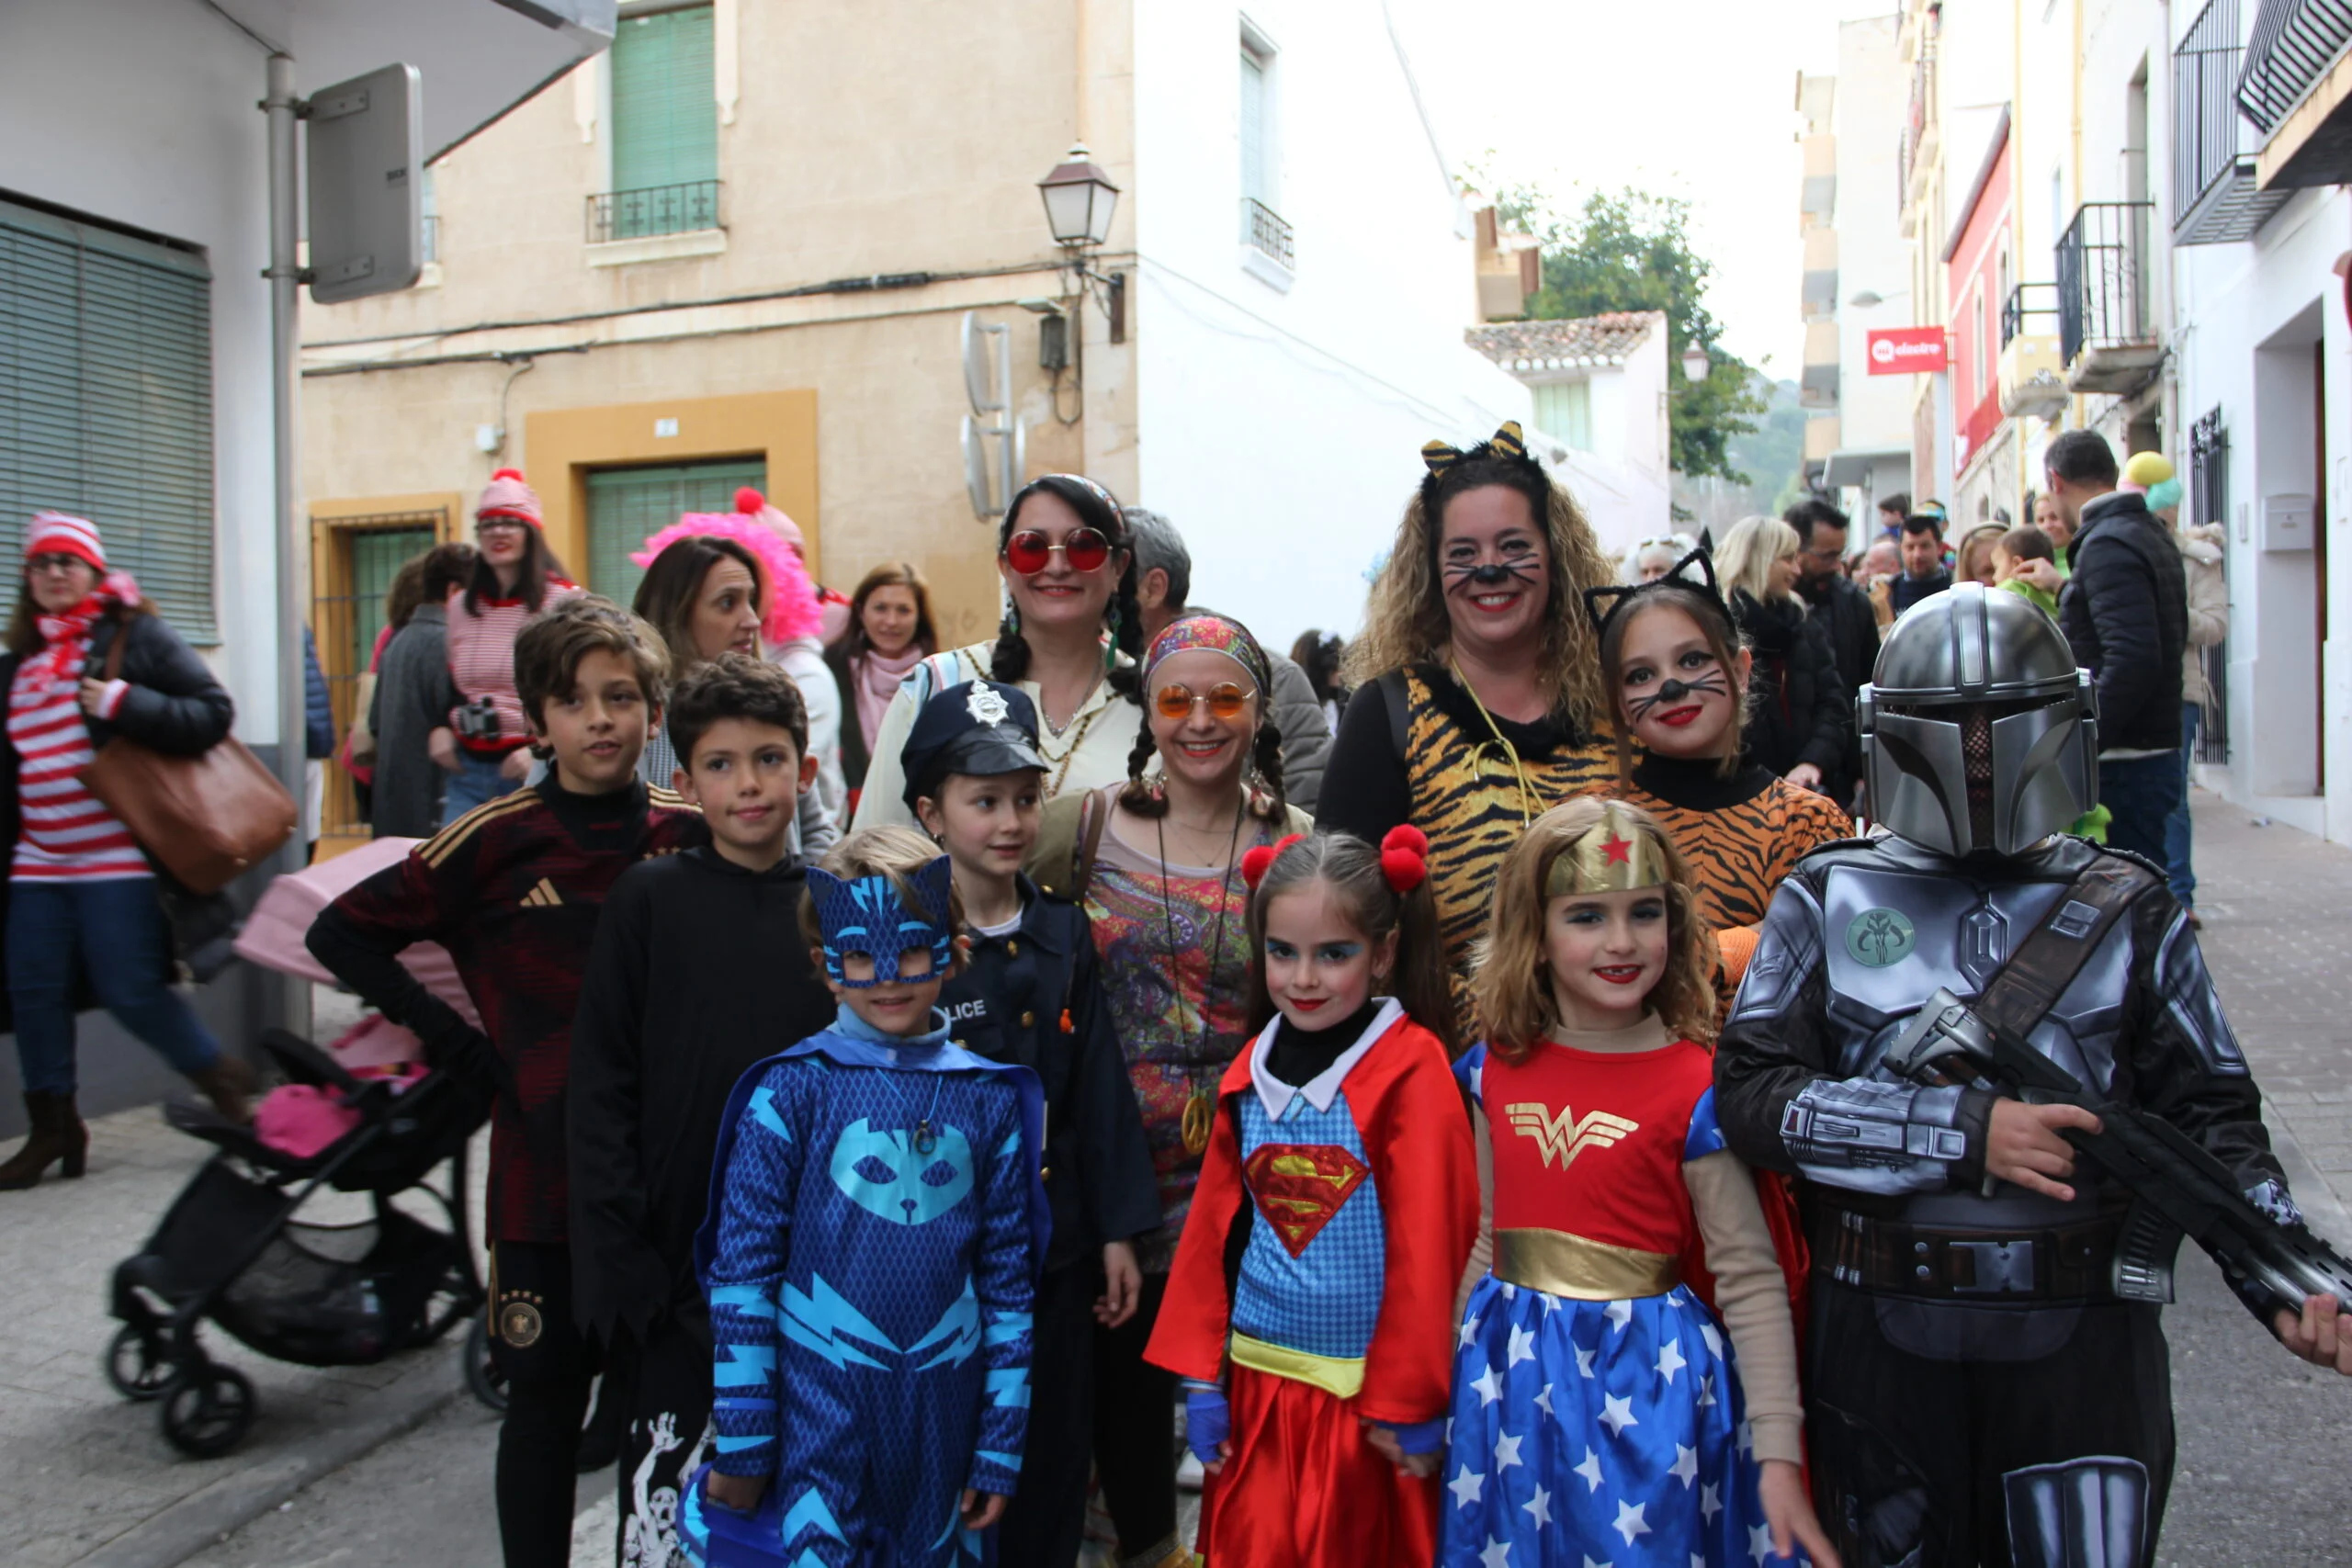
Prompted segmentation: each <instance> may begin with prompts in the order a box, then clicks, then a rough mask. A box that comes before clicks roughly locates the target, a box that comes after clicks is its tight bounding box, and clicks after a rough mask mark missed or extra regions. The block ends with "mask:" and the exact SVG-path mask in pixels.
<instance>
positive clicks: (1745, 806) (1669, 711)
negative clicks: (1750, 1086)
mask: <svg viewBox="0 0 2352 1568" xmlns="http://www.w3.org/2000/svg"><path fill="white" fill-rule="evenodd" d="M1585 604H1586V605H1587V607H1588V608H1589V609H1590V611H1591V612H1592V624H1593V628H1594V630H1595V631H1596V633H1597V634H1598V635H1599V637H1600V674H1601V679H1602V681H1603V682H1605V683H1606V685H1607V688H1608V691H1609V692H1610V694H1611V698H1612V700H1613V702H1614V705H1615V717H1616V721H1617V723H1616V744H1617V776H1616V778H1615V779H1613V780H1611V781H1609V782H1607V783H1604V784H1596V785H1592V786H1589V788H1590V793H1594V794H1605V795H1614V796H1616V797H1617V798H1618V799H1620V800H1623V801H1626V802H1628V803H1630V804H1632V805H1634V806H1638V807H1641V808H1642V809H1643V810H1645V811H1646V812H1648V813H1649V814H1650V815H1651V816H1653V817H1655V818H1657V820H1658V822H1659V823H1660V824H1661V825H1663V826H1664V827H1665V829H1666V830H1667V831H1668V833H1669V834H1671V835H1672V836H1673V839H1674V844H1675V848H1677V849H1679V850H1680V851H1681V852H1682V855H1683V858H1684V859H1685V860H1686V861H1688V862H1689V863H1690V865H1691V885H1692V887H1693V889H1694V890H1695V891H1696V892H1697V894H1698V909H1699V913H1700V915H1701V916H1702V918H1704V919H1706V921H1707V922H1708V924H1710V925H1712V926H1713V927H1714V928H1715V932H1716V937H1717V941H1718V943H1719V945H1720V947H1721V951H1722V954H1723V961H1724V972H1725V973H1724V978H1725V980H1726V981H1727V982H1728V983H1729V984H1731V985H1736V984H1737V982H1738V980H1739V977H1740V976H1741V975H1742V974H1743V973H1745V971H1746V968H1747V954H1748V953H1751V952H1752V951H1754V948H1755V944H1756V936H1755V930H1754V928H1755V926H1756V925H1757V923H1758V921H1760V920H1762V919H1764V908H1765V906H1766V905H1768V904H1770V902H1771V899H1772V890H1773V889H1774V888H1775V887H1778V886H1780V885H1781V880H1782V879H1783V878H1785V877H1786V876H1787V875H1788V874H1789V873H1790V872H1791V871H1792V870H1794V869H1795V867H1796V863H1797V862H1798V861H1799V860H1800V859H1802V858H1803V857H1804V855H1805V854H1806V853H1808V852H1811V851H1813V850H1815V849H1816V848H1818V847H1820V846H1821V845H1823V844H1826V843H1830V842H1834V841H1835V840H1839V839H1846V838H1851V837H1852V836H1853V832H1854V824H1853V821H1852V819H1851V818H1849V817H1848V816H1847V815H1846V813H1845V812H1844V811H1842V810H1840V809H1839V808H1838V806H1837V805H1836V804H1835V803H1834V802H1832V801H1831V800H1830V798H1829V797H1828V796H1827V795H1820V794H1817V793H1815V791H1813V790H1809V789H1801V788H1799V787H1798V786H1796V785H1795V784H1791V783H1789V782H1788V781H1787V780H1786V779H1782V778H1778V777H1775V776H1774V775H1773V773H1772V771H1771V770H1770V768H1768V767H1765V766H1764V765H1763V764H1761V763H1760V762H1755V761H1748V762H1747V763H1745V764H1743V763H1742V761H1741V751H1740V731H1741V723H1740V720H1741V716H1742V715H1743V714H1744V713H1745V712H1746V710H1747V700H1748V694H1749V691H1750V679H1749V678H1750V674H1751V663H1750V656H1749V653H1748V650H1747V649H1745V648H1742V647H1741V646H1740V639H1739V632H1738V629H1737V627H1736V624H1735V623H1734V621H1733V619H1732V614H1731V611H1730V609H1729V608H1728V607H1727V606H1725V604H1724V601H1723V597H1722V595H1721V594H1720V593H1719V592H1717V589H1716V586H1715V577H1714V567H1713V561H1712V560H1711V559H1710V558H1709V557H1708V555H1707V552H1706V551H1704V550H1692V551H1691V553H1690V554H1689V555H1687V556H1684V557H1683V558H1681V559H1680V560H1679V561H1677V562H1676V563H1675V564H1674V568H1673V570H1671V571H1669V572H1668V573H1667V574H1666V575H1665V576H1664V577H1662V578H1659V579H1658V580H1657V581H1653V582H1648V583H1645V584H1642V585H1640V586H1638V587H1633V588H1596V589H1593V590H1591V591H1589V592H1587V593H1586V594H1585ZM1636 746H1638V747H1639V748H1641V751H1640V756H1641V761H1639V762H1638V763H1637V762H1635V761H1634V755H1635V751H1634V748H1635V747H1636Z"/></svg>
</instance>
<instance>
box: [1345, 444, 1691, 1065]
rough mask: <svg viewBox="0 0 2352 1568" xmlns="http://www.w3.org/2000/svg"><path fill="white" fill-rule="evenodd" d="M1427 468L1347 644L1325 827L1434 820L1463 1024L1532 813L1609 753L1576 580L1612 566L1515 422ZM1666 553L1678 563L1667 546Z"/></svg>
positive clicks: (1593, 773)
mask: <svg viewBox="0 0 2352 1568" xmlns="http://www.w3.org/2000/svg"><path fill="white" fill-rule="evenodd" d="M1421 457H1422V461H1423V462H1424V464H1426V466H1427V468H1428V470H1429V471H1428V472H1427V473H1426V474H1425V475H1424V476H1423V477H1422V479H1421V484H1420V489H1419V491H1417V492H1416V493H1415V494H1414V496H1413V499H1412V501H1411V502H1410V503H1409V504H1408V505H1407V507H1406V508H1405V516H1404V520H1403V521H1402V522H1401V523H1399V524H1398V525H1397V540H1396V543H1395V545H1394V547H1392V548H1391V549H1390V551H1389V555H1388V564H1387V565H1386V567H1385V568H1384V569H1383V570H1382V571H1381V574H1380V577H1379V579H1378V580H1377V581H1374V584H1373V587H1372V594H1371V598H1370V600H1369V602H1368V603H1367V604H1366V605H1365V610H1364V629H1363V635H1362V636H1360V637H1357V638H1356V640H1355V641H1354V642H1353V643H1352V644H1351V645H1350V646H1349V649H1348V671H1347V673H1348V677H1349V679H1350V680H1351V681H1353V682H1355V683H1356V687H1357V690H1356V694H1355V695H1354V697H1353V698H1351V700H1350V701H1349V703H1348V711H1347V712H1346V713H1345V714H1344V715H1343V716H1341V717H1340V735H1339V739H1337V740H1335V741H1334V742H1333V743H1332V746H1331V760H1330V761H1329V764H1328V765H1327V766H1326V768H1325V771H1324V775H1323V793H1322V795H1321V796H1320V797H1319V798H1318V800H1317V815H1318V817H1319V818H1320V819H1321V821H1322V823H1323V825H1324V826H1325V827H1326V828H1333V829H1340V830H1341V831H1343V832H1349V833H1353V834H1354V835H1355V836H1356V837H1358V838H1360V839H1362V840H1364V842H1366V843H1368V844H1376V843H1379V842H1380V841H1381V840H1382V838H1383V837H1384V836H1385V834H1386V833H1387V832H1388V830H1389V829H1391V828H1394V827H1396V826H1397V824H1398V823H1400V822H1409V823H1411V824H1412V825H1413V826H1414V827H1416V828H1419V829H1420V830H1421V831H1422V832H1423V833H1425V834H1427V835H1428V836H1429V840H1430V855H1429V862H1430V883H1431V885H1432V886H1434V887H1435V889H1436V892H1437V908H1438V920H1439V925H1440V928H1441V930H1442V933H1443V936H1444V939H1445V956H1446V968H1447V971H1448V973H1449V974H1450V975H1451V976H1453V995H1454V1001H1455V1005H1456V1007H1457V1008H1458V1009H1459V1010H1460V1011H1459V1022H1460V1025H1461V1028H1462V1031H1463V1038H1464V1039H1465V1040H1467V1039H1476V1038H1477V1037H1478V1035H1477V1032H1476V1028H1477V1026H1476V1020H1475V1019H1474V1018H1473V1017H1472V1015H1471V1011H1470V1005H1469V991H1468V975H1469V963H1470V946H1471V942H1472V941H1473V940H1474V939H1475V938H1476V937H1477V936H1479V935H1480V934H1481V933H1482V932H1483V931H1485V929H1486V925H1487V911H1488V908H1490V906H1491V905H1492V903H1493V891H1494V881H1495V870H1496V868H1497V867H1498V866H1499V865H1500V864H1501V863H1502V858H1503V855H1504V853H1505V852H1508V851H1509V850H1510V847H1511V845H1513V844H1515V843H1517V842H1518V841H1519V840H1520V838H1521V836H1522V835H1523V834H1524V833H1525V832H1526V830H1527V825H1528V824H1529V823H1531V822H1532V821H1534V820H1535V818H1538V817H1540V816H1542V815H1543V814H1544V812H1545V811H1547V810H1549V809H1551V807H1554V806H1556V805H1557V804H1559V803H1560V802H1561V801H1563V800H1565V799H1566V798H1567V797H1568V796H1570V795H1575V794H1577V793H1578V792H1579V791H1581V790H1582V789H1583V788H1584V787H1585V786H1586V785H1587V784H1590V783H1592V782H1593V781H1595V780H1598V779H1602V778H1606V777H1608V776H1610V774H1611V772H1612V770H1613V769H1614V767H1615V765H1616V756H1615V752H1614V751H1613V750H1612V749H1611V743H1610V739H1609V722H1610V721H1609V716H1610V711H1611V710H1610V705H1609V703H1608V700H1607V699H1606V697H1605V696H1604V695H1603V693H1602V688H1601V680H1600V654H1599V651H1598V647H1597V644H1596V643H1595V641H1594V638H1593V631H1592V623H1591V622H1590V621H1589V619H1587V617H1586V615H1585V612H1584V605H1583V604H1582V603H1581V595H1582V594H1583V592H1584V591H1585V590H1586V589H1588V588H1596V587H1600V586H1603V585H1605V584H1608V583H1611V582H1614V581H1616V579H1617V563H1616V562H1615V561H1613V560H1611V558H1609V557H1608V556H1607V555H1606V554H1604V553H1602V551H1601V548H1600V541H1598V540H1597V539H1595V538H1594V537H1593V533H1592V528H1591V525H1589V524H1588V523H1587V522H1586V521H1585V516H1584V512H1583V509H1582V508H1580V507H1578V506H1577V503H1576V501H1575V499H1574V498H1573V497H1571V496H1570V495H1569V494H1568V492H1567V491H1566V490H1565V489H1563V488H1562V487H1561V486H1559V485H1557V484H1555V483H1554V482H1553V481H1552V478H1551V476H1550V475H1549V474H1547V473H1545V472H1544V468H1543V465H1541V464H1540V463H1538V462H1536V460H1535V459H1534V458H1533V457H1530V456H1529V455H1528V451H1527V447H1526V444H1525V443H1524V442H1523V441H1522V440H1521V435H1520V430H1519V426H1518V425H1516V424H1506V425H1504V426H1503V427H1502V428H1501V429H1500V430H1498V431H1496V432H1495V434H1494V435H1493V437H1492V438H1491V439H1489V440H1487V441H1482V442H1480V443H1479V444H1478V445H1477V446H1473V447H1472V448H1471V449H1470V450H1469V451H1467V452H1463V451H1457V450H1456V449H1455V448H1453V447H1452V446H1445V445H1444V444H1443V443H1442V442H1435V441H1432V442H1430V444H1429V445H1428V446H1424V447H1423V448H1422V449H1421ZM1669 564H1671V563H1670V562H1669Z"/></svg>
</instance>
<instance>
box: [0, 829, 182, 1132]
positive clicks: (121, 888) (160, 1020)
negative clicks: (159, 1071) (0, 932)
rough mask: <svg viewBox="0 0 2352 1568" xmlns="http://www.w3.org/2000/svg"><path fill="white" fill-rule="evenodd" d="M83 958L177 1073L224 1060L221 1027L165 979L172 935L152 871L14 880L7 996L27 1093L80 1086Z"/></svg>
mask: <svg viewBox="0 0 2352 1568" xmlns="http://www.w3.org/2000/svg"><path fill="white" fill-rule="evenodd" d="M76 964H84V965H86V966H87V968H88V971H89V976H90V981H91V986H92V988H93V989H95V990H96V992H97V995H98V1000H99V1001H100V1002H102V1003H104V1004H105V1006H106V1010H107V1011H108V1012H110V1013H112V1014H114V1016H115V1018H116V1019H117V1020H118V1021H119V1022H120V1023H121V1024H122V1026H123V1027H124V1028H125V1029H128V1030H130V1032H131V1033H133V1034H135V1035H137V1036H138V1037H139V1038H140V1039H141V1040H142V1041H144V1042H146V1043H148V1044H149V1045H152V1046H153V1047H154V1048H155V1050H156V1051H157V1052H158V1053H159V1054H161V1055H162V1056H163V1058H164V1060H165V1061H166V1062H169V1063H170V1064H171V1065H172V1066H173V1067H174V1068H175V1070H176V1071H178V1072H181V1073H184V1074H186V1073H197V1072H201V1071H202V1070H203V1069H205V1068H206V1067H209V1066H211V1065H212V1064H213V1063H214V1062H216V1061H218V1060H219V1059H220V1043H219V1042H218V1041H216V1040H214V1039H213V1038H212V1032H211V1031H210V1030H209V1029H207V1028H205V1027H204V1023H203V1021H202V1020H200V1019H198V1017H197V1016H196V1010H195V1009H193V1008H191V1007H189V1006H188V1005H187V998H185V997H182V996H181V995H180V994H179V993H178V992H177V991H175V990H173V989H172V988H171V987H170V985H169V984H167V983H166V981H165V978H164V977H165V976H168V975H169V974H170V973H171V932H170V931H169V929H168V928H167V927H166V926H165V925H164V910H163V907H162V906H161V905H159V904H157V903H156V902H155V883H154V880H153V878H152V877H145V876H139V877H130V878H126V879H124V880H122V881H118V882H12V883H10V884H9V885H8V999H9V1001H10V1002H11V1004H13V1006H14V1007H15V1009H16V1014H17V1065H18V1066H20V1067H21V1068H22V1069H23V1072H24V1079H25V1091H26V1092H27V1093H28V1094H71V1093H73V1092H74V1084H75V1080H74V974H75V965H76Z"/></svg>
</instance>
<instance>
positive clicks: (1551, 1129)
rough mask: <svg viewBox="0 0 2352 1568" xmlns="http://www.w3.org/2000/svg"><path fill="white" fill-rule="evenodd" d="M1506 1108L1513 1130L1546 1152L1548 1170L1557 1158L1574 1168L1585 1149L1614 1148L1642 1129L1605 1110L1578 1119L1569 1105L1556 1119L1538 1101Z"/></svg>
mask: <svg viewBox="0 0 2352 1568" xmlns="http://www.w3.org/2000/svg"><path fill="white" fill-rule="evenodd" d="M1503 1109H1504V1111H1505V1113H1506V1114H1507V1115H1509V1116H1510V1128H1511V1131H1512V1132H1514V1133H1517V1134H1519V1135H1520V1136H1521V1137H1522V1138H1532V1139H1534V1140H1535V1145H1536V1146H1537V1147H1538V1148H1540V1149H1542V1150H1543V1151H1544V1165H1545V1166H1546V1167H1547V1168H1548V1167H1549V1166H1550V1165H1551V1163H1552V1161H1553V1160H1554V1159H1555V1157H1556V1158H1557V1159H1558V1160H1559V1162H1560V1168H1561V1169H1562V1170H1566V1169H1567V1168H1568V1167H1569V1166H1571V1165H1574V1164H1575V1163H1576V1157H1577V1156H1578V1155H1580V1154H1582V1153H1584V1151H1585V1150H1587V1149H1607V1148H1614V1147H1615V1146H1616V1145H1618V1144H1620V1143H1622V1142H1623V1141H1624V1138H1625V1135H1626V1134H1629V1133H1637V1132H1639V1131H1641V1126H1642V1124H1641V1123H1640V1122H1628V1121H1626V1120H1625V1118H1623V1116H1611V1114H1609V1112H1607V1111H1586V1112H1585V1114H1584V1115H1583V1117H1582V1118H1581V1119H1579V1118H1577V1113H1576V1111H1575V1109H1574V1108H1573V1107H1570V1106H1566V1105H1563V1106H1562V1107H1560V1113H1559V1114H1558V1115H1557V1116H1550V1115H1546V1114H1545V1112H1544V1105H1543V1103H1542V1102H1541V1101H1539V1100H1524V1101H1521V1103H1520V1104H1517V1105H1510V1106H1505V1107H1504V1108H1503Z"/></svg>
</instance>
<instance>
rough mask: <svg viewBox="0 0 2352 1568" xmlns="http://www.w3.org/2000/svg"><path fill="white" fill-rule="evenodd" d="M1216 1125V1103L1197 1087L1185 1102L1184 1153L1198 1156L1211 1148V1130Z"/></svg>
mask: <svg viewBox="0 0 2352 1568" xmlns="http://www.w3.org/2000/svg"><path fill="white" fill-rule="evenodd" d="M1215 1125H1216V1100H1212V1099H1211V1098H1210V1097H1209V1094H1208V1091H1207V1090H1205V1089H1201V1088H1199V1087H1197V1086H1195V1087H1194V1089H1193V1092H1192V1095H1191V1097H1190V1098H1189V1099H1187V1100H1185V1101H1184V1152H1185V1153H1186V1154H1191V1155H1196V1154H1199V1153H1200V1152H1201V1151H1202V1150H1203V1149H1205V1148H1207V1147H1208V1146H1209V1129H1210V1128H1211V1127H1213V1126H1215Z"/></svg>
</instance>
